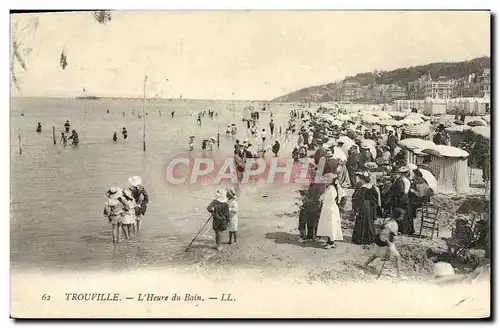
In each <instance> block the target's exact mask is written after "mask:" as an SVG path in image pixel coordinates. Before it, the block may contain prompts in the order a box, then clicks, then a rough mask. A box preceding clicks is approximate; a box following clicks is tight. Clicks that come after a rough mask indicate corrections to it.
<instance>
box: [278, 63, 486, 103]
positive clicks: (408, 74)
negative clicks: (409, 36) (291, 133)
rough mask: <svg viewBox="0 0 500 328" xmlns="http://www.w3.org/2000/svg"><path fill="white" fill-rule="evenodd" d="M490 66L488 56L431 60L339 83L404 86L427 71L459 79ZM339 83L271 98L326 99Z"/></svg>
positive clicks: (283, 99)
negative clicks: (455, 59)
mask: <svg viewBox="0 0 500 328" xmlns="http://www.w3.org/2000/svg"><path fill="white" fill-rule="evenodd" d="M485 68H490V57H480V58H475V59H472V60H468V61H463V62H451V63H445V62H441V63H432V64H427V65H421V66H413V67H407V68H399V69H395V70H392V71H375V72H366V73H359V74H357V75H355V76H348V77H346V78H345V79H344V80H343V81H339V82H338V83H341V82H358V83H360V84H361V86H370V85H373V84H396V85H399V86H401V87H403V88H406V87H407V86H408V82H412V81H415V80H417V79H418V78H420V77H421V76H423V75H428V74H430V75H431V77H432V78H433V79H436V78H438V77H440V76H445V77H448V78H451V79H459V78H463V77H467V76H469V74H472V73H475V74H480V73H482V71H483V69H485ZM338 83H329V84H324V85H318V86H312V87H308V88H304V89H300V90H297V91H294V92H291V93H289V94H286V95H283V96H280V97H277V98H275V99H273V100H272V101H280V102H292V101H293V102H300V101H310V100H311V99H315V100H319V101H322V100H325V101H328V100H329V99H330V98H331V94H332V93H333V92H334V90H335V88H336V87H337V86H338V85H339V84H338Z"/></svg>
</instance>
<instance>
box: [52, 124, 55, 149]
mask: <svg viewBox="0 0 500 328" xmlns="http://www.w3.org/2000/svg"><path fill="white" fill-rule="evenodd" d="M52 140H54V146H55V145H56V127H55V126H52Z"/></svg>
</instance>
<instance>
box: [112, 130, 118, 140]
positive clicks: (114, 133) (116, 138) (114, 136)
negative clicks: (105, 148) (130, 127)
mask: <svg viewBox="0 0 500 328" xmlns="http://www.w3.org/2000/svg"><path fill="white" fill-rule="evenodd" d="M117 140H118V135H117V134H116V131H115V132H113V142H116V141H117Z"/></svg>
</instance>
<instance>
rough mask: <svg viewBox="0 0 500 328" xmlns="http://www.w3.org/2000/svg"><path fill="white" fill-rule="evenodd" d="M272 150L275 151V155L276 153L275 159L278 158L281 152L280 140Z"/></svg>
mask: <svg viewBox="0 0 500 328" xmlns="http://www.w3.org/2000/svg"><path fill="white" fill-rule="evenodd" d="M272 150H273V153H274V157H278V153H279V151H280V143H279V141H278V140H276V141H275V142H274V145H273V148H272Z"/></svg>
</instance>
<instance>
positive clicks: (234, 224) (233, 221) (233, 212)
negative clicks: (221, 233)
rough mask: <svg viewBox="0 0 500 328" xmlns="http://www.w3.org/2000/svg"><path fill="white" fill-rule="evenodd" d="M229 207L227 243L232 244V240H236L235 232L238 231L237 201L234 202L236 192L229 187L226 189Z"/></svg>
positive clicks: (235, 241)
mask: <svg viewBox="0 0 500 328" xmlns="http://www.w3.org/2000/svg"><path fill="white" fill-rule="evenodd" d="M227 198H228V202H227V205H228V207H229V229H228V230H229V241H228V242H227V243H228V244H232V243H233V240H234V243H235V244H236V243H237V242H238V240H237V238H236V233H237V232H238V203H237V202H236V193H235V192H234V191H232V190H231V189H229V190H228V191H227Z"/></svg>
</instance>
